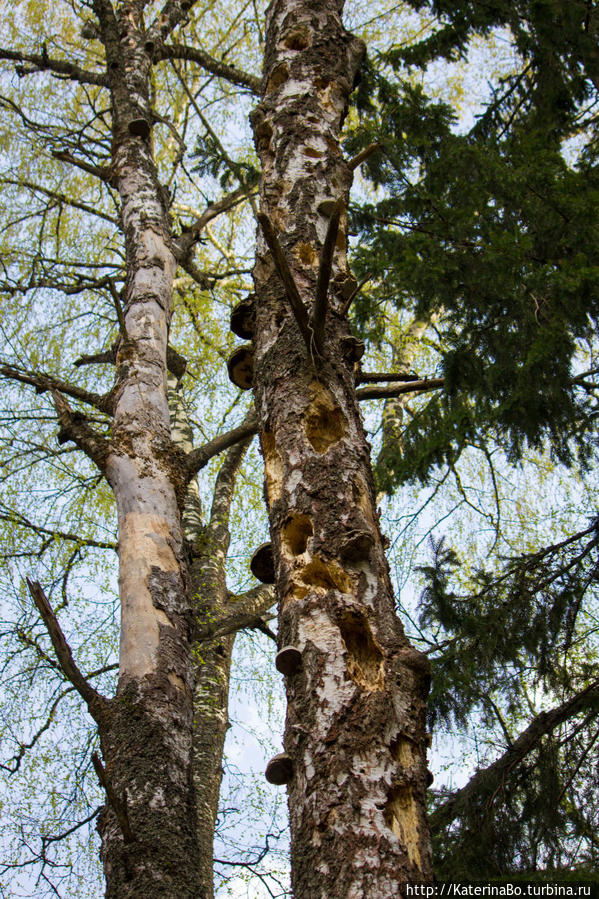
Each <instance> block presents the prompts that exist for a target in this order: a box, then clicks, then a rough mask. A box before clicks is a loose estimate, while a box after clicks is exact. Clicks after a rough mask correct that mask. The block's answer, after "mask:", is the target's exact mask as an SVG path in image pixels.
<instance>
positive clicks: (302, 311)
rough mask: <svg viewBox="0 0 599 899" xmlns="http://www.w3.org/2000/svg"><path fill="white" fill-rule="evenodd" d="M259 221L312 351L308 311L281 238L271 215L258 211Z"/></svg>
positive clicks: (296, 318)
mask: <svg viewBox="0 0 599 899" xmlns="http://www.w3.org/2000/svg"><path fill="white" fill-rule="evenodd" d="M258 222H259V224H260V226H261V228H262V233H263V234H264V238H265V240H266V243H267V244H268V248H269V250H270V252H271V253H272V257H273V260H274V263H275V267H276V269H277V272H278V274H279V277H280V279H281V281H282V282H283V286H284V288H285V293H286V294H287V299H288V300H289V302H290V303H291V308H292V309H293V314H294V315H295V320H296V322H297V324H298V327H299V329H300V332H301V335H302V337H303V338H304V341H305V343H306V347H307V348H308V351H310V349H311V345H312V331H311V329H310V324H309V321H308V313H307V312H306V307H305V306H304V303H303V300H302V298H301V296H300V293H299V290H298V289H297V285H296V283H295V280H294V278H293V275H292V274H291V269H290V268H289V265H288V263H287V259H286V257H285V253H284V252H283V248H282V246H281V244H280V243H279V238H278V237H277V235H276V233H275V229H274V228H273V226H272V223H271V221H270V219H269V217H268V216H267V215H265V213H263V212H259V213H258Z"/></svg>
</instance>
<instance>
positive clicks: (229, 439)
mask: <svg viewBox="0 0 599 899" xmlns="http://www.w3.org/2000/svg"><path fill="white" fill-rule="evenodd" d="M257 432H258V419H257V418H256V416H255V414H254V415H252V416H251V417H249V416H248V419H246V421H245V422H244V423H243V424H242V425H240V426H239V427H238V428H233V430H231V431H228V432H227V433H226V434H221V435H220V436H219V437H215V438H214V440H209V441H208V443H205V444H204V446H200V447H198V448H197V449H194V450H193V451H192V452H191V453H189V455H188V456H187V476H188V478H192V477H193V476H194V475H195V474H197V473H198V471H199V470H200V469H201V468H204V466H205V465H207V464H208V462H209V461H210V459H212V458H213V457H214V456H218V454H219V453H222V452H224V450H226V449H229V447H230V446H233V444H235V443H238V442H239V441H240V440H245V438H246V437H250V436H253V435H254V434H256V433H257Z"/></svg>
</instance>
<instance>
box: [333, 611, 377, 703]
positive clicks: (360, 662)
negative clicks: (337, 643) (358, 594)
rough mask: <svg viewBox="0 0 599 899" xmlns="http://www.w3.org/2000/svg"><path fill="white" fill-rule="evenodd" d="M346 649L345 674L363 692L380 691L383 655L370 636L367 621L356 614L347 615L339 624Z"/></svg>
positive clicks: (370, 632)
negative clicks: (361, 688) (363, 690)
mask: <svg viewBox="0 0 599 899" xmlns="http://www.w3.org/2000/svg"><path fill="white" fill-rule="evenodd" d="M339 629H340V631H341V637H342V639H343V642H344V643H345V646H346V649H347V672H348V674H349V676H350V677H351V679H352V680H353V681H354V683H356V684H358V685H359V686H360V687H363V688H364V689H365V690H370V691H373V690H382V689H383V682H384V673H383V653H382V651H381V649H380V647H379V646H378V644H377V643H376V641H375V639H374V637H373V636H372V631H371V630H370V624H369V623H368V620H367V619H366V618H365V617H364V616H363V615H360V614H358V613H354V612H349V613H347V614H346V615H345V616H344V617H343V618H342V619H341V621H340V623H339Z"/></svg>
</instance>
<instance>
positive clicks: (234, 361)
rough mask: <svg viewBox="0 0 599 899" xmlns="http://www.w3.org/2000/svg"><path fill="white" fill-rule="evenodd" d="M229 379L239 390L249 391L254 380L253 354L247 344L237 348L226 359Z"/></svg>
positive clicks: (249, 345)
mask: <svg viewBox="0 0 599 899" xmlns="http://www.w3.org/2000/svg"><path fill="white" fill-rule="evenodd" d="M227 369H228V371H229V378H230V380H231V381H233V383H234V384H235V385H236V386H237V387H239V388H240V389H241V390H251V388H252V383H253V380H254V352H253V350H252V346H251V344H249V343H246V344H244V345H243V346H240V347H238V349H236V350H234V351H233V352H232V353H231V355H230V356H229V358H228V359H227Z"/></svg>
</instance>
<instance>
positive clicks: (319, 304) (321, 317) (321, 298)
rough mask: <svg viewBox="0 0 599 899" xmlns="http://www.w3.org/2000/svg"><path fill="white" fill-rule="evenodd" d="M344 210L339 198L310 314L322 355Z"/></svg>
mask: <svg viewBox="0 0 599 899" xmlns="http://www.w3.org/2000/svg"><path fill="white" fill-rule="evenodd" d="M342 210H343V200H342V199H341V198H339V199H338V200H337V202H336V203H335V205H334V207H333V212H332V214H331V218H330V219H329V225H328V228H327V233H326V237H325V239H324V244H323V247H322V253H321V254H320V266H319V269H318V280H317V282H316V295H315V297H314V306H313V307H312V315H311V316H310V327H311V328H312V331H313V332H314V346H315V348H316V352H317V353H318V354H319V355H320V356H322V355H323V350H324V326H325V320H326V315H327V296H328V292H329V281H330V280H331V269H332V266H333V255H334V253H335V242H336V240H337V233H338V231H339V220H340V218H341V212H342Z"/></svg>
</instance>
